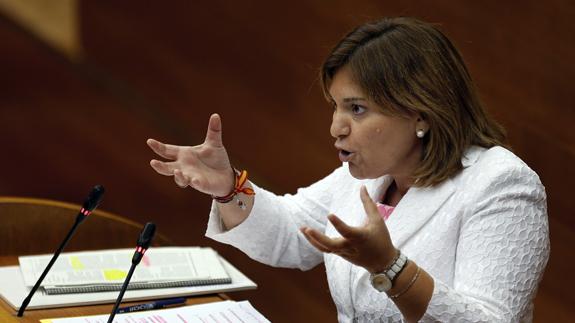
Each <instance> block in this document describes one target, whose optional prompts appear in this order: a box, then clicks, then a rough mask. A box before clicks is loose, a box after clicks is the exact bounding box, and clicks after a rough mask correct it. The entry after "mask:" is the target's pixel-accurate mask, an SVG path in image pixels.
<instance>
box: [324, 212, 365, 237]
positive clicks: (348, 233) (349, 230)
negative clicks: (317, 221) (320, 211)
mask: <svg viewBox="0 0 575 323" xmlns="http://www.w3.org/2000/svg"><path fill="white" fill-rule="evenodd" d="M327 218H328V219H329V222H331V224H333V227H334V228H335V229H336V230H337V232H339V233H340V234H341V236H342V237H344V238H346V239H356V238H359V237H361V235H362V231H361V229H360V228H356V227H351V226H349V225H347V224H346V223H345V222H343V221H342V220H341V219H340V218H338V217H337V216H335V215H334V214H330V215H329V216H328V217H327Z"/></svg>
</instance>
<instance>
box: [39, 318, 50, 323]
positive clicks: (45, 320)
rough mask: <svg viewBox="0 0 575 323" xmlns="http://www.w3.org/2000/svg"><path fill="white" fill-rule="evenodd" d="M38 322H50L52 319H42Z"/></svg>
mask: <svg viewBox="0 0 575 323" xmlns="http://www.w3.org/2000/svg"><path fill="white" fill-rule="evenodd" d="M40 323H52V320H49V319H44V320H40Z"/></svg>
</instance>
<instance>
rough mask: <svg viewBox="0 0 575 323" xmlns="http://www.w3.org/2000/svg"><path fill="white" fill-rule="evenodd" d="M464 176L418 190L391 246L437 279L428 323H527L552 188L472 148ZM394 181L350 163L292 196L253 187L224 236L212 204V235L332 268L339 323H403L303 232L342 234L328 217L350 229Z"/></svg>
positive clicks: (515, 161) (363, 278)
mask: <svg viewBox="0 0 575 323" xmlns="http://www.w3.org/2000/svg"><path fill="white" fill-rule="evenodd" d="M462 163H463V166H464V169H463V170H462V171H461V172H460V173H459V174H457V175H456V176H454V177H453V178H451V179H448V180H446V181H444V182H443V183H441V184H440V185H437V186H434V187H431V188H418V187H412V188H410V189H409V190H408V192H407V193H406V194H405V196H403V198H402V199H401V201H400V202H399V204H398V205H397V206H396V208H395V210H394V211H393V214H392V215H391V216H390V218H389V219H388V220H387V221H386V224H387V226H388V229H389V232H390V234H391V238H392V241H393V243H394V245H395V247H396V248H398V249H400V250H401V251H402V252H403V253H405V254H406V255H407V256H408V257H409V258H410V259H412V260H413V261H415V262H416V263H417V265H419V266H420V267H421V268H423V269H425V271H427V272H428V273H429V274H430V275H431V276H432V277H433V279H434V281H435V287H434V291H433V296H432V298H431V301H430V303H429V306H428V308H427V311H426V313H425V314H424V316H423V318H422V321H424V322H530V321H531V320H532V307H533V305H532V300H533V298H534V296H535V293H536V290H537V285H538V283H539V281H540V280H541V277H542V275H543V271H544V269H545V265H546V263H547V259H548V257H549V230H548V223H547V208H546V197H545V189H544V187H543V185H542V184H541V182H540V180H539V177H538V176H537V174H535V172H533V171H532V170H531V169H530V168H529V167H528V166H527V165H526V164H525V163H524V162H523V161H521V160H520V159H519V158H518V157H517V156H515V155H514V154H513V153H511V152H510V151H508V150H506V149H504V148H501V147H493V148H491V149H484V148H479V147H472V148H470V149H468V151H467V152H466V154H465V157H464V158H463V160H462ZM391 181H392V179H391V178H390V177H389V176H383V177H381V178H378V179H373V180H357V179H355V178H353V177H352V176H351V175H350V173H349V170H348V168H347V164H344V165H343V166H342V167H340V168H338V169H336V170H335V171H334V172H333V173H332V174H330V175H329V176H327V177H325V178H324V179H322V180H320V181H318V182H316V183H314V184H313V185H311V186H309V187H307V188H302V189H299V190H298V191H297V194H295V195H290V194H287V195H284V196H277V195H275V194H273V193H271V192H268V191H266V190H264V189H262V188H259V187H257V186H255V185H254V188H255V192H256V196H255V203H254V207H253V209H252V212H251V213H250V215H249V216H248V218H247V219H246V220H245V221H244V222H242V223H241V224H240V225H238V226H237V227H235V228H233V229H231V230H229V231H223V230H222V227H221V223H220V219H219V215H218V214H217V208H216V207H215V206H212V211H211V214H210V218H209V222H208V228H207V232H206V235H207V236H208V237H210V238H213V239H215V240H217V241H220V242H223V243H227V244H231V245H233V246H236V247H237V248H239V249H241V250H242V251H243V252H245V253H246V254H247V255H249V256H250V257H251V258H253V259H255V260H257V261H260V262H263V263H265V264H269V265H272V266H279V267H296V268H301V269H302V270H306V269H310V268H312V267H314V266H316V265H318V264H319V263H321V262H322V261H323V262H325V266H326V273H327V279H328V282H329V287H330V291H331V295H332V297H333V300H334V302H335V305H336V307H337V311H338V319H339V321H340V322H400V321H402V316H401V313H400V312H399V310H398V309H397V307H396V306H395V304H394V303H393V302H392V301H391V300H390V299H389V298H388V297H387V295H386V294H385V293H380V292H378V291H376V290H375V289H374V288H372V287H371V285H370V283H369V273H368V272H367V271H366V270H365V269H364V268H362V267H358V266H355V265H353V264H351V263H349V262H348V261H346V260H344V259H343V258H340V257H339V256H336V255H333V254H323V253H321V252H319V251H318V250H316V249H315V248H314V247H313V246H311V245H310V244H309V243H308V242H307V240H306V239H305V237H304V236H303V235H302V234H301V233H300V231H299V228H300V227H302V226H309V227H313V228H315V229H317V230H319V231H320V232H325V233H326V234H327V235H328V236H338V235H339V234H338V233H337V231H336V230H335V229H334V228H333V226H332V225H331V224H330V223H329V221H327V215H328V214H330V213H333V214H336V215H338V216H339V217H340V218H341V219H342V220H343V221H345V222H346V223H348V224H350V225H354V226H359V225H361V224H362V223H363V222H364V221H365V218H366V215H365V211H364V210H363V206H362V203H361V200H360V195H359V189H360V187H361V185H362V184H365V185H366V187H367V189H368V192H369V193H370V196H371V197H372V198H374V199H379V198H380V197H381V196H382V194H383V193H384V192H385V191H386V189H387V186H388V185H389V184H390V183H391Z"/></svg>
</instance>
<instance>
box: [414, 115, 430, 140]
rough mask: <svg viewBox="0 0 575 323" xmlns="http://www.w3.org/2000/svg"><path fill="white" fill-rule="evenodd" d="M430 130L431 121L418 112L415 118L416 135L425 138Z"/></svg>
mask: <svg viewBox="0 0 575 323" xmlns="http://www.w3.org/2000/svg"><path fill="white" fill-rule="evenodd" d="M428 131H429V122H427V120H426V119H425V118H424V117H423V116H422V115H421V114H419V113H418V114H417V116H416V119H415V135H416V136H417V138H423V137H425V135H426V134H427V132H428Z"/></svg>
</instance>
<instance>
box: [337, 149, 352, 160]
mask: <svg viewBox="0 0 575 323" xmlns="http://www.w3.org/2000/svg"><path fill="white" fill-rule="evenodd" d="M352 156H353V152H351V151H347V150H343V149H341V150H340V151H339V160H341V161H342V162H344V163H345V162H348V161H349V160H350V159H351V157H352Z"/></svg>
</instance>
